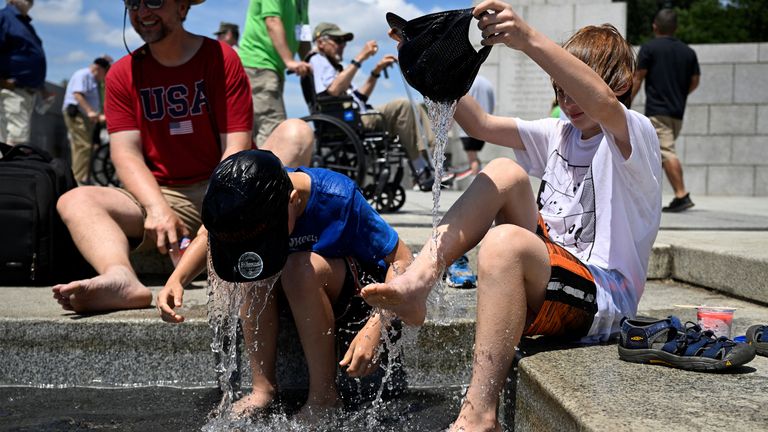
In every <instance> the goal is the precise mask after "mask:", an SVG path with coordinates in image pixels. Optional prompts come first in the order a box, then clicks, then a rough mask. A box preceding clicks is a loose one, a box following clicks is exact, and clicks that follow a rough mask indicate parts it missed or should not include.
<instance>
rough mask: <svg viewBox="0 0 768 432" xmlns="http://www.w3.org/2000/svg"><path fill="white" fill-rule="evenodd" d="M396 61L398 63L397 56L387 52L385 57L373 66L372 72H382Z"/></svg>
mask: <svg viewBox="0 0 768 432" xmlns="http://www.w3.org/2000/svg"><path fill="white" fill-rule="evenodd" d="M394 63H397V57H395V56H393V55H392V54H387V55H385V56H384V57H382V59H381V60H379V62H378V63H377V64H376V67H375V68H373V71H372V72H373V73H375V74H380V73H381V72H382V71H384V70H385V69H387V68H388V67H390V66H392V65H393V64H394Z"/></svg>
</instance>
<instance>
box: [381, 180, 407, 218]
mask: <svg viewBox="0 0 768 432" xmlns="http://www.w3.org/2000/svg"><path fill="white" fill-rule="evenodd" d="M384 193H385V194H387V195H388V197H389V198H388V201H387V205H388V207H389V211H391V212H396V211H398V210H400V208H402V207H403V204H405V189H403V187H402V186H400V185H399V184H394V183H390V184H388V185H386V186H384Z"/></svg>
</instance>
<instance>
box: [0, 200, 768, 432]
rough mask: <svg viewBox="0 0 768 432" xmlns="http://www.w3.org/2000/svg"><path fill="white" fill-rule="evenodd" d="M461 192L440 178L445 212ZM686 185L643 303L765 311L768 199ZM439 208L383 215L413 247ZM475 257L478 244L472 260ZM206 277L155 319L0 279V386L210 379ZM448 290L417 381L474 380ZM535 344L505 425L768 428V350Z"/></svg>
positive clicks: (751, 316) (467, 307)
mask: <svg viewBox="0 0 768 432" xmlns="http://www.w3.org/2000/svg"><path fill="white" fill-rule="evenodd" d="M459 195H460V192H458V191H453V190H444V191H442V196H441V205H440V211H438V212H437V214H438V215H439V214H441V213H442V212H444V211H445V210H446V209H447V208H448V207H450V205H451V204H452V203H453V202H454V201H455V200H456V199H457V198H458V197H459ZM692 198H693V200H694V202H695V203H696V206H695V207H694V208H692V209H690V210H688V211H686V212H684V213H679V214H667V213H664V214H663V215H662V222H661V230H660V231H659V235H658V237H657V240H656V243H655V245H654V248H653V253H652V256H651V262H650V265H649V282H648V284H647V286H646V292H645V294H644V296H643V298H642V301H641V303H640V307H639V314H640V315H643V316H646V317H654V318H663V317H665V316H667V315H670V314H674V315H678V316H680V317H681V318H683V320H694V319H695V313H694V312H693V310H691V309H683V308H678V307H675V306H674V305H679V304H708V305H721V306H734V307H737V308H738V309H737V311H736V315H735V319H734V326H733V335H734V336H735V335H737V334H743V333H744V331H745V329H746V327H748V326H749V325H751V324H755V323H768V307H767V306H766V305H768V286H767V285H768V282H766V281H768V250H766V248H765V247H764V245H765V244H768V199H765V198H753V197H710V196H694V197H692ZM670 199H671V197H669V196H665V197H664V202H665V203H666V202H668V201H669V200H670ZM432 207H433V206H432V196H431V194H429V193H423V192H412V191H408V192H407V196H406V202H405V205H404V207H403V208H402V209H401V210H400V211H398V212H397V213H394V214H386V215H384V218H385V219H386V220H387V221H388V222H389V223H390V224H392V225H393V226H394V227H395V228H396V229H397V230H398V232H399V233H400V235H401V237H402V238H403V239H404V240H405V241H406V242H407V243H408V244H409V245H410V246H412V247H413V248H414V249H415V250H418V248H419V247H420V245H421V244H423V243H424V241H426V239H427V238H428V237H429V234H430V227H431V226H432V214H433V213H432ZM475 256H476V253H474V252H473V253H470V261H471V262H472V263H474V262H475ZM136 262H137V265H138V267H139V268H141V269H144V270H143V271H142V273H143V274H146V275H147V276H148V277H147V280H148V281H151V282H150V283H152V286H151V288H152V289H153V290H155V291H156V290H157V289H159V287H160V286H159V282H158V281H159V280H162V279H158V278H157V277H150V275H151V274H152V273H158V272H162V271H167V270H168V269H169V267H168V266H169V264H168V260H167V258H165V257H158V256H142V257H139V258H137V259H136ZM205 288H206V283H205V281H198V282H195V283H194V284H193V286H192V287H191V288H190V289H189V290H187V293H186V297H185V306H184V310H183V312H184V313H185V315H186V316H187V318H188V319H187V322H185V323H184V324H182V325H176V326H174V325H169V324H166V323H163V322H161V321H160V320H159V318H158V316H157V312H156V310H155V309H154V308H148V309H143V310H133V311H119V312H113V313H106V314H97V315H88V316H80V315H76V314H72V313H68V312H65V311H62V310H61V309H59V307H58V305H57V304H56V302H55V301H54V300H53V299H52V295H51V291H50V287H0V364H2V365H3V367H1V368H0V387H2V386H38V387H39V386H44V387H45V386H54V387H55V386H65V387H69V386H85V387H103V386H107V387H109V386H117V387H126V386H136V385H139V386H146V385H150V386H153V385H154V386H158V385H159V386H176V387H193V386H198V387H199V386H203V387H206V386H207V387H211V386H212V385H215V382H216V376H215V373H214V372H213V371H212V355H211V353H210V346H209V344H210V340H211V339H210V338H211V333H210V329H209V328H208V325H207V319H206V308H205V304H206V301H207V295H206V289H205ZM442 293H443V296H442V300H440V299H437V300H435V299H434V298H433V299H432V300H431V303H430V311H429V314H428V321H427V323H426V325H425V326H424V327H423V328H422V329H421V330H420V331H416V330H415V329H407V331H406V332H405V336H404V338H403V340H404V342H403V343H404V344H405V346H406V353H407V354H408V355H407V356H406V359H405V366H406V370H407V372H408V376H409V384H410V385H411V386H412V387H415V388H426V387H450V386H454V387H455V386H457V385H458V386H462V385H465V384H466V383H467V382H468V379H469V372H470V364H471V348H472V344H473V340H472V339H473V334H474V314H475V305H474V294H475V290H453V289H449V288H446V289H444V291H442ZM281 337H282V338H283V339H282V340H284V341H285V340H289V339H291V338H292V337H295V335H294V336H291V335H290V334H289V335H287V336H285V335H281ZM294 342H295V341H294ZM288 350H289V352H291V353H295V354H296V355H293V354H292V355H288V356H286V357H290V358H291V360H289V361H288V362H287V363H284V364H282V365H281V366H280V368H279V370H280V372H279V376H280V378H279V379H280V380H281V383H288V386H290V385H293V386H301V385H302V383H303V382H304V381H302V380H303V379H304V378H302V377H301V375H302V373H303V372H299V373H297V372H296V371H297V370H298V369H297V368H301V365H300V362H301V353H300V348H299V347H298V346H297V345H296V344H295V343H294V346H293V348H288ZM533 351H535V352H533ZM533 351H532V352H531V354H530V355H529V356H527V357H525V358H523V360H522V361H520V363H519V365H518V376H517V379H516V380H513V382H515V383H516V387H515V388H514V389H513V390H512V394H511V396H510V397H509V398H508V400H507V402H506V404H505V410H506V411H505V412H506V414H505V419H506V420H505V421H506V427H507V428H509V429H511V428H512V424H514V427H515V429H516V430H615V429H616V428H617V427H618V428H619V429H620V430H638V431H640V430H656V429H660V428H662V427H663V428H664V429H665V430H681V431H682V430H702V429H705V428H707V429H709V428H710V427H711V428H721V429H725V428H727V429H728V430H744V431H747V430H750V431H751V430H768V419H767V418H766V417H765V415H764V413H765V406H766V405H767V404H768V392H765V388H768V359H767V358H763V357H758V358H756V359H755V360H753V361H752V362H751V363H750V364H749V365H747V367H745V368H741V369H739V370H737V371H734V372H731V373H726V374H700V373H693V372H684V371H679V370H676V369H669V368H664V367H660V366H646V365H636V364H629V363H624V362H622V361H620V360H619V359H618V355H617V353H616V346H615V345H604V346H592V347H577V348H573V347H569V348H568V349H543V350H533ZM244 369H245V372H246V373H245V376H244V381H245V382H248V379H249V378H248V376H247V367H245V368H244ZM542 413H546V415H542ZM761 414H762V415H761Z"/></svg>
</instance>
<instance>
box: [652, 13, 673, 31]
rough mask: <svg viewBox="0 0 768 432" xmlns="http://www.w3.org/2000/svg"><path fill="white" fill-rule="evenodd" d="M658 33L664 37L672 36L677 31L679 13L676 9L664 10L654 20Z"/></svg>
mask: <svg viewBox="0 0 768 432" xmlns="http://www.w3.org/2000/svg"><path fill="white" fill-rule="evenodd" d="M653 23H654V24H656V31H657V32H658V33H659V34H663V35H672V34H674V33H675V30H677V12H675V10H674V9H667V8H665V9H662V10H660V11H659V12H658V13H657V14H656V17H655V18H654V19H653Z"/></svg>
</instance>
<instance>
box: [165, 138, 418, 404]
mask: <svg viewBox="0 0 768 432" xmlns="http://www.w3.org/2000/svg"><path fill="white" fill-rule="evenodd" d="M202 218H203V224H204V227H203V228H201V232H200V233H199V234H198V236H197V237H196V239H195V240H194V241H193V242H192V244H190V246H189V247H188V248H187V250H186V252H185V254H184V255H183V257H182V260H181V261H180V263H179V265H178V267H177V268H176V270H175V271H174V273H173V274H172V275H171V276H170V278H169V279H168V282H167V284H166V286H165V287H164V288H163V289H162V290H161V291H160V292H159V293H158V295H157V306H158V309H159V310H160V312H161V316H162V318H163V320H165V321H168V322H173V323H180V322H182V321H183V320H184V317H183V316H181V315H179V314H178V313H177V312H176V311H175V310H174V309H175V308H178V307H180V306H181V304H182V296H183V289H184V288H183V287H184V285H186V284H188V283H189V282H190V281H191V280H192V279H193V278H194V277H195V276H196V275H198V274H199V273H200V272H201V271H202V270H203V269H204V268H205V256H206V242H207V243H208V244H209V245H210V254H211V260H212V266H213V269H214V271H215V275H214V274H212V275H209V277H211V278H213V277H219V278H221V279H223V280H225V281H230V282H246V283H247V282H258V281H264V282H263V283H261V284H259V283H254V284H253V287H252V289H249V293H248V294H247V295H248V296H250V298H247V299H246V301H245V304H246V305H247V304H250V303H251V302H252V301H253V299H255V301H256V302H261V303H263V301H264V300H263V299H265V298H267V296H269V297H268V298H269V300H268V302H267V304H266V305H260V306H259V307H257V310H261V312H260V313H258V314H256V313H253V314H251V315H250V316H248V314H247V311H243V312H241V319H242V321H243V334H244V337H245V340H246V343H247V344H248V346H249V347H250V348H251V349H249V358H250V364H251V368H252V371H253V391H252V393H251V394H249V395H247V396H245V397H244V398H242V399H241V400H239V401H238V402H236V403H235V404H234V407H233V410H234V411H235V412H236V413H251V412H254V411H259V410H261V409H263V408H265V407H267V406H269V405H270V404H271V403H272V401H273V400H274V398H275V393H276V390H277V383H276V378H275V363H276V350H277V330H278V329H277V322H278V319H277V317H278V309H277V304H276V302H275V299H274V296H273V295H271V294H270V293H269V291H270V289H271V285H272V283H274V281H275V280H277V278H278V277H279V280H280V286H281V287H282V290H283V292H284V293H285V296H286V298H287V300H288V304H289V306H290V308H291V311H292V313H293V316H294V320H295V322H296V328H297V330H298V333H299V338H300V340H301V344H302V348H303V349H304V354H305V356H306V358H307V366H308V369H309V378H310V382H309V395H308V399H307V403H306V405H305V406H304V407H303V408H302V411H301V412H300V413H299V415H300V416H307V415H317V414H318V413H322V412H323V411H327V410H330V409H332V408H334V407H337V406H338V405H339V403H340V400H339V396H338V391H337V388H336V382H335V378H336V354H335V331H334V329H335V325H334V321H336V323H337V324H338V322H339V319H340V318H342V316H348V315H349V314H351V312H350V311H349V309H350V304H352V303H354V302H353V301H352V300H353V298H354V297H359V296H358V293H359V291H360V288H361V287H362V286H364V285H365V283H368V282H370V281H373V280H378V281H382V280H385V278H386V279H387V280H388V279H389V278H390V277H392V276H393V275H394V273H395V271H396V270H398V269H400V270H401V271H402V269H404V268H405V267H406V266H407V265H408V264H410V261H411V259H412V254H411V251H410V250H409V249H408V247H407V246H406V245H405V243H404V242H403V241H402V240H401V239H399V237H398V235H397V232H395V231H394V229H392V227H390V226H389V225H388V224H387V223H386V222H385V221H384V220H383V219H382V218H381V216H379V215H378V213H376V212H375V210H373V208H371V206H370V205H369V204H368V202H367V201H366V200H365V198H364V197H363V196H362V195H361V193H360V191H359V190H358V189H357V186H356V185H355V184H354V182H352V181H351V180H350V179H349V178H347V177H345V176H344V175H341V174H338V173H335V172H333V171H329V170H325V169H319V168H303V167H302V168H297V169H285V168H283V166H282V164H281V163H280V160H279V159H278V158H277V157H275V156H274V155H273V154H272V153H271V152H268V151H263V150H248V151H242V152H239V153H237V154H234V155H232V156H230V157H229V158H227V159H225V160H224V161H222V162H221V163H220V164H219V166H218V167H217V168H216V170H215V171H214V174H213V176H212V177H211V181H210V184H209V187H208V191H207V193H206V196H205V200H204V201H203V212H202ZM201 234H206V235H201ZM281 272H282V273H281ZM358 303H361V304H364V303H362V302H358ZM366 307H367V306H366ZM262 308H263V309H262ZM244 309H247V308H244ZM368 311H370V308H368ZM382 325H384V323H383V322H382V320H381V317H380V316H379V315H378V314H374V315H372V316H370V318H369V319H368V321H367V323H366V324H365V326H364V327H363V329H362V330H360V332H358V334H357V335H356V336H355V338H354V340H353V341H352V343H351V344H350V346H349V348H348V349H347V351H346V354H345V355H344V357H343V359H342V360H341V362H340V363H339V364H340V365H341V366H342V367H346V368H347V369H346V371H347V373H348V374H349V375H350V376H352V377H361V376H365V375H368V374H370V373H371V372H373V371H374V370H375V369H376V367H375V366H376V362H377V356H376V352H377V349H378V346H379V343H380V339H381V329H382ZM257 329H258V331H257ZM253 347H258V348H257V349H253Z"/></svg>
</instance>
